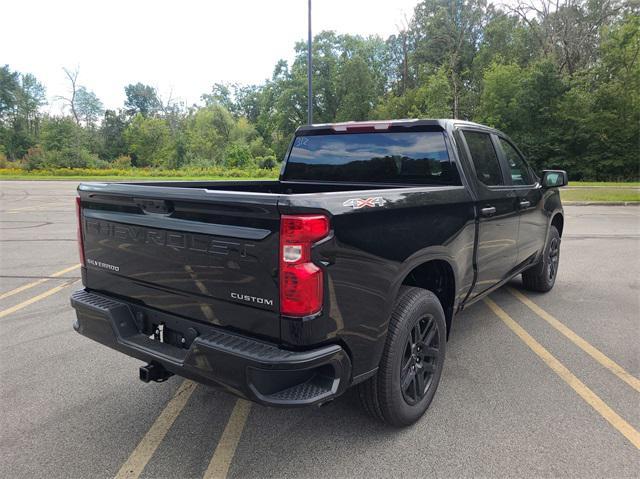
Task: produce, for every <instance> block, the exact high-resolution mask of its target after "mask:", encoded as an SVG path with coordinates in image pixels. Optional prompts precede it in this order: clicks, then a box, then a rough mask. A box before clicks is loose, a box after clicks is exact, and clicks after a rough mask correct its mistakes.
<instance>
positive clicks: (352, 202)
mask: <svg viewBox="0 0 640 479" xmlns="http://www.w3.org/2000/svg"><path fill="white" fill-rule="evenodd" d="M386 202H387V200H385V199H384V198H383V197H382V196H376V197H375V198H351V199H349V200H347V201H345V202H344V203H342V206H351V208H353V209H354V210H359V209H360V208H375V207H376V206H384V204H385V203H386Z"/></svg>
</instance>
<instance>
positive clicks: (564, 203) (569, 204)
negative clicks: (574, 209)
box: [562, 201, 640, 206]
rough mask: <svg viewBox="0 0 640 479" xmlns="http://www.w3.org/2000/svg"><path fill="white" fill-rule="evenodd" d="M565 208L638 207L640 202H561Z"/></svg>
mask: <svg viewBox="0 0 640 479" xmlns="http://www.w3.org/2000/svg"><path fill="white" fill-rule="evenodd" d="M562 204H563V205H565V206H640V201H563V202H562Z"/></svg>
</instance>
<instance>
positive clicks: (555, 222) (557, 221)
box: [551, 213, 564, 236]
mask: <svg viewBox="0 0 640 479" xmlns="http://www.w3.org/2000/svg"><path fill="white" fill-rule="evenodd" d="M551 226H555V227H556V229H557V230H558V233H560V236H562V228H564V217H563V216H562V214H561V213H558V214H557V215H555V216H554V217H553V219H552V220H551Z"/></svg>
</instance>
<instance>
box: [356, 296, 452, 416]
mask: <svg viewBox="0 0 640 479" xmlns="http://www.w3.org/2000/svg"><path fill="white" fill-rule="evenodd" d="M446 328H447V326H446V322H445V317H444V311H443V309H442V305H441V304H440V301H439V300H438V298H437V297H436V295H435V294H433V293H432V292H431V291H427V290H425V289H421V288H414V287H406V286H403V287H402V288H401V289H400V293H399V295H398V299H397V302H396V307H395V309H394V310H393V313H392V314H391V320H390V321H389V330H388V332H387V340H386V343H385V347H384V351H383V353H382V359H381V360H380V364H379V366H378V371H377V373H376V374H375V376H373V377H371V378H369V379H368V380H367V381H365V382H363V383H361V384H359V385H358V395H359V396H360V401H361V402H362V405H363V407H364V409H365V410H366V411H367V412H368V413H369V414H371V415H372V416H373V417H375V418H377V419H379V420H381V421H383V422H385V423H387V424H390V425H392V426H396V427H404V426H408V425H410V424H413V423H414V422H416V421H417V420H418V419H420V418H421V417H422V415H423V414H424V412H425V411H426V410H427V408H428V407H429V404H431V401H432V400H433V396H434V395H435V393H436V389H437V388H438V384H439V382H440V376H441V375H442V367H443V365H444V358H445V350H446V337H447V332H446ZM425 344H426V347H425ZM412 368H413V369H412Z"/></svg>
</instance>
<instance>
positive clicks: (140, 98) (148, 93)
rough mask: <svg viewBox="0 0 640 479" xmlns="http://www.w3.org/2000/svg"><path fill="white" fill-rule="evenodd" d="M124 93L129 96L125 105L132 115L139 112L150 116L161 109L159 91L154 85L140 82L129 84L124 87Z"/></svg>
mask: <svg viewBox="0 0 640 479" xmlns="http://www.w3.org/2000/svg"><path fill="white" fill-rule="evenodd" d="M124 93H125V95H126V96H127V98H126V100H125V102H124V107H125V109H126V110H127V113H128V114H129V115H131V116H135V115H136V114H138V113H140V114H141V115H142V116H149V115H153V114H155V113H157V112H158V111H160V109H161V103H160V99H159V98H158V92H157V91H156V89H155V88H153V87H152V86H149V85H144V84H142V83H140V82H138V83H136V84H129V85H127V86H125V87H124Z"/></svg>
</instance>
